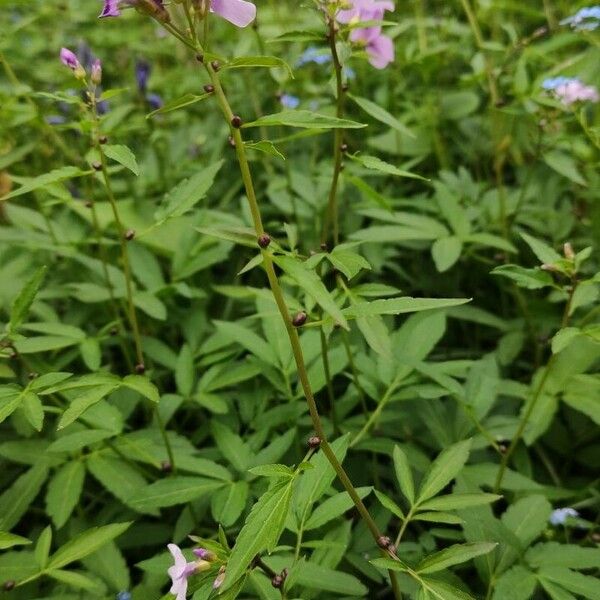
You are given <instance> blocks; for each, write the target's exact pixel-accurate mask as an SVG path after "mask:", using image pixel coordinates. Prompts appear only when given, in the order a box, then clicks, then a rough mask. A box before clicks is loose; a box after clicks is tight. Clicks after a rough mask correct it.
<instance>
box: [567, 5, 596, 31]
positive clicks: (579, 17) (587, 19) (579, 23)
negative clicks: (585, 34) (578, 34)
mask: <svg viewBox="0 0 600 600" xmlns="http://www.w3.org/2000/svg"><path fill="white" fill-rule="evenodd" d="M560 24H561V25H569V26H570V27H571V28H572V29H575V31H594V29H597V28H598V27H600V6H589V7H588V8H582V9H580V10H578V11H577V12H576V13H575V14H574V15H573V16H571V17H568V18H566V19H563V20H562V21H561V22H560Z"/></svg>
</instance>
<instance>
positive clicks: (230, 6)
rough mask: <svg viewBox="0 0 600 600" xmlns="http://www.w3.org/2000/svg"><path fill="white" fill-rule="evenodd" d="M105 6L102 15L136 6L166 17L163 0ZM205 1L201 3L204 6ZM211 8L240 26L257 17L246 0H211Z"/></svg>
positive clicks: (113, 1)
mask: <svg viewBox="0 0 600 600" xmlns="http://www.w3.org/2000/svg"><path fill="white" fill-rule="evenodd" d="M103 1H104V7H103V9H102V12H101V13H100V17H118V16H120V15H121V10H120V9H121V7H122V6H134V7H136V8H138V9H139V10H141V11H142V12H146V13H148V14H152V15H153V16H157V17H159V18H161V17H162V18H163V20H164V19H166V18H167V17H166V15H168V13H167V12H166V9H165V7H164V4H163V0H103ZM202 4H203V2H201V3H200V5H201V6H202ZM210 10H211V12H214V13H216V14H218V15H219V16H221V17H223V18H224V19H226V20H227V21H229V22H230V23H233V24H234V25H237V26H238V27H246V25H250V23H252V21H254V19H255V18H256V6H254V4H252V2H247V1H246V0H210Z"/></svg>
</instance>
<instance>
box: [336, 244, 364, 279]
mask: <svg viewBox="0 0 600 600" xmlns="http://www.w3.org/2000/svg"><path fill="white" fill-rule="evenodd" d="M327 258H328V259H329V261H330V262H331V264H332V265H333V266H334V267H335V268H336V269H337V270H338V271H341V272H342V273H343V274H344V275H345V276H346V278H347V279H348V280H350V279H352V278H354V277H356V275H358V274H359V273H360V272H361V271H362V270H363V269H371V265H370V264H369V261H367V259H366V258H363V257H362V256H361V255H360V254H357V253H356V252H352V251H350V250H346V249H345V248H344V246H343V245H341V246H336V247H335V248H334V249H333V251H332V252H331V253H329V254H328V255H327Z"/></svg>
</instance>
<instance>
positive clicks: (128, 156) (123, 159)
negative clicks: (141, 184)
mask: <svg viewBox="0 0 600 600" xmlns="http://www.w3.org/2000/svg"><path fill="white" fill-rule="evenodd" d="M102 150H103V152H104V154H106V156H108V158H111V159H112V160H114V161H115V162H118V163H119V164H120V165H123V166H124V167H125V168H126V169H129V170H130V171H131V172H132V173H133V174H134V175H136V176H137V175H139V174H140V167H139V166H138V164H137V160H136V159H135V154H134V153H133V152H132V151H131V150H130V149H129V148H128V147H127V146H123V145H121V144H109V145H106V146H102Z"/></svg>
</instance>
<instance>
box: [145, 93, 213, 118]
mask: <svg viewBox="0 0 600 600" xmlns="http://www.w3.org/2000/svg"><path fill="white" fill-rule="evenodd" d="M211 96H212V94H191V93H190V94H184V95H183V96H181V97H180V98H176V99H175V100H171V101H170V102H167V103H166V104H164V105H163V106H161V107H160V108H157V109H156V110H153V111H152V112H151V113H149V114H147V115H146V119H150V118H151V117H154V116H156V115H164V114H167V113H170V112H173V111H175V110H179V109H180V108H185V107H186V106H191V105H192V104H196V102H200V101H201V100H205V99H206V98H210V97H211Z"/></svg>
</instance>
